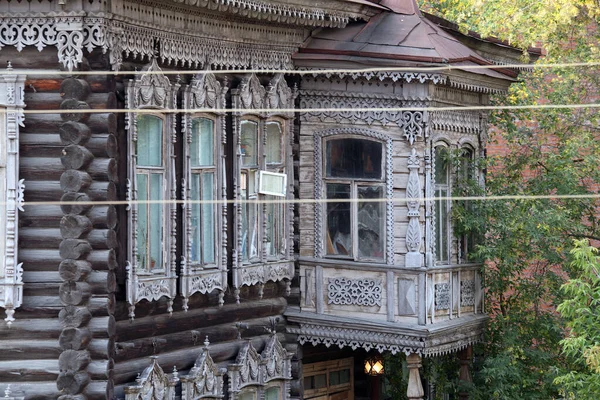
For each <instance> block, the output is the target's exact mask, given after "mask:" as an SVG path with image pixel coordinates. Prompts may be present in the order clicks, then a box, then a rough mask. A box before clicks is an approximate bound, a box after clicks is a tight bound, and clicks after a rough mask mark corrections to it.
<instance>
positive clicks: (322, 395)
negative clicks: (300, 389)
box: [302, 358, 354, 400]
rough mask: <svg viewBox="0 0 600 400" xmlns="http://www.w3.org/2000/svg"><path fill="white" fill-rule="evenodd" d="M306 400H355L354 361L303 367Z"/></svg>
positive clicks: (349, 359)
mask: <svg viewBox="0 0 600 400" xmlns="http://www.w3.org/2000/svg"><path fill="white" fill-rule="evenodd" d="M302 370H303V375H304V382H303V383H304V398H305V399H315V400H318V399H329V398H335V399H340V400H341V399H353V398H354V359H353V358H344V359H341V360H331V361H323V362H318V363H314V364H305V365H303V366H302Z"/></svg>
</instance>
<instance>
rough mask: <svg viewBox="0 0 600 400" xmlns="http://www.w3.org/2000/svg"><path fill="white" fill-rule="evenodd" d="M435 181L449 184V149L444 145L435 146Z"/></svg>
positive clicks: (440, 183)
mask: <svg viewBox="0 0 600 400" xmlns="http://www.w3.org/2000/svg"><path fill="white" fill-rule="evenodd" d="M435 183H436V184H439V185H447V184H448V149H447V148H446V147H444V146H438V147H436V148H435Z"/></svg>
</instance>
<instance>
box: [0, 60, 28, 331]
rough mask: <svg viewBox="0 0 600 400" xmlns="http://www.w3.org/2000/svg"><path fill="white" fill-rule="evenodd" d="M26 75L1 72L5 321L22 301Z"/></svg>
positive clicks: (1, 300) (0, 258) (0, 302)
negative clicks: (19, 256) (20, 259)
mask: <svg viewBox="0 0 600 400" xmlns="http://www.w3.org/2000/svg"><path fill="white" fill-rule="evenodd" d="M24 83H25V75H18V74H16V73H14V71H13V69H12V68H11V66H10V63H9V66H8V68H7V70H6V73H5V74H1V75H0V189H1V190H0V193H1V194H2V196H3V198H2V201H1V203H0V213H2V216H1V217H0V232H2V233H3V237H2V238H0V307H3V308H4V311H5V312H6V318H5V319H4V320H5V321H6V323H7V324H8V325H10V324H11V323H12V322H13V321H14V320H15V318H14V313H15V308H17V307H19V306H20V305H21V303H22V301H23V268H22V263H19V262H18V260H17V248H18V237H19V236H18V227H19V211H23V193H24V190H25V184H24V183H23V180H22V179H21V180H19V127H20V126H23V107H25V104H24V102H23V99H24V93H23V87H24Z"/></svg>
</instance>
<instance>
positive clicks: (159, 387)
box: [125, 356, 179, 400]
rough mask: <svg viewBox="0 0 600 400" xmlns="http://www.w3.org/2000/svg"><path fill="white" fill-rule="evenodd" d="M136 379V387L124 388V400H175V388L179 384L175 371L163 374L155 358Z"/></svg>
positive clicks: (154, 357)
mask: <svg viewBox="0 0 600 400" xmlns="http://www.w3.org/2000/svg"><path fill="white" fill-rule="evenodd" d="M151 358H152V363H151V364H150V365H149V366H148V367H146V369H145V370H144V372H142V374H141V375H140V376H139V377H138V378H137V379H136V385H134V386H127V387H126V388H125V400H175V386H176V385H177V383H178V382H179V377H178V373H177V370H175V369H174V370H173V373H172V374H171V375H167V374H165V372H164V371H163V369H162V368H161V367H160V365H158V362H157V358H158V357H156V356H153V357H151Z"/></svg>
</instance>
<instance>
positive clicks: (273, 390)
mask: <svg viewBox="0 0 600 400" xmlns="http://www.w3.org/2000/svg"><path fill="white" fill-rule="evenodd" d="M265 400H283V397H282V395H281V387H280V386H272V387H270V388H267V390H265Z"/></svg>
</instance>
